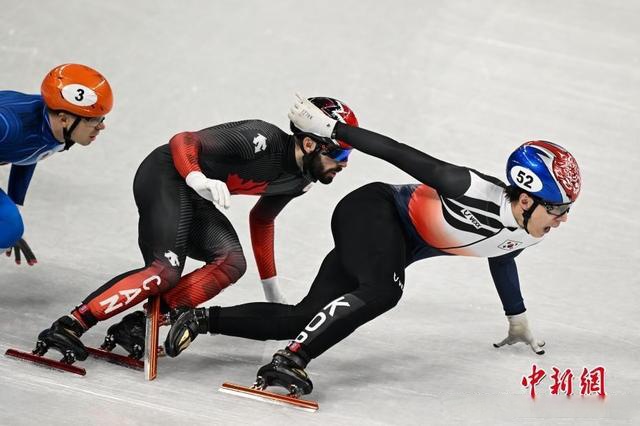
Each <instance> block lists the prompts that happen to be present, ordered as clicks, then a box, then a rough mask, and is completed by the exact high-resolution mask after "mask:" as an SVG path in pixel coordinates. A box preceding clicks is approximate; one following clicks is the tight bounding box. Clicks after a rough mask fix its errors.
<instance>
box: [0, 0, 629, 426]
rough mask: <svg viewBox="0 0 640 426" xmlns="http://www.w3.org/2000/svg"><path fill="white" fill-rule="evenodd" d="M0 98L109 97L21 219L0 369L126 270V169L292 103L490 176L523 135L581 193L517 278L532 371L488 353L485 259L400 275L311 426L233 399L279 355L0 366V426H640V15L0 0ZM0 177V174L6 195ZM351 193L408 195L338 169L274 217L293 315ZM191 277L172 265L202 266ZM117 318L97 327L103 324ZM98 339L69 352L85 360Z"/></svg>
mask: <svg viewBox="0 0 640 426" xmlns="http://www.w3.org/2000/svg"><path fill="white" fill-rule="evenodd" d="M0 9H1V10H2V13H1V16H0V55H1V58H2V60H1V61H0V76H1V77H0V89H13V90H19V91H23V92H27V93H37V92H38V90H39V85H40V81H41V78H42V77H43V76H44V74H45V73H46V72H47V71H48V70H49V69H50V68H52V67H53V66H54V65H57V64H59V63H64V62H81V63H86V64H89V65H92V66H94V67H95V68H97V69H99V70H101V71H102V72H103V73H104V74H105V75H106V76H107V77H108V78H109V79H110V81H111V84H112V86H113V88H114V90H115V93H116V101H115V108H114V110H113V113H112V114H110V115H109V117H108V120H107V122H106V123H107V129H106V131H104V132H103V134H102V135H100V137H99V139H98V140H97V141H96V142H95V143H94V144H93V145H92V146H91V147H90V148H87V149H83V148H82V147H75V148H74V149H72V150H71V151H70V152H68V153H64V154H57V155H55V156H53V157H52V159H47V160H46V161H44V162H43V163H41V164H39V165H38V167H37V170H36V173H35V177H34V179H33V182H32V184H31V188H30V190H29V194H28V196H27V202H26V206H25V207H24V209H23V213H24V218H25V222H26V233H25V238H26V239H27V240H28V241H29V243H30V244H31V246H32V248H33V249H34V251H35V253H36V255H37V256H38V259H39V263H38V264H37V266H33V267H27V266H24V265H22V266H20V267H18V266H16V265H15V264H13V262H12V261H11V260H10V259H8V258H4V257H3V259H0V262H1V265H0V350H1V351H2V352H3V353H4V351H5V350H6V349H7V348H8V347H18V348H22V349H30V348H31V347H32V346H33V344H34V342H35V338H36V336H37V334H38V333H39V331H40V330H42V329H43V328H45V327H47V326H48V325H49V324H50V323H51V322H52V321H53V320H55V319H56V318H58V317H59V316H61V315H63V314H65V313H68V312H69V311H70V310H71V309H72V308H73V307H74V306H75V305H76V304H78V303H79V302H80V301H81V300H82V299H83V298H84V297H85V296H86V295H88V294H89V293H90V292H92V291H94V290H95V289H96V288H98V287H99V286H101V285H102V284H103V283H105V282H106V281H108V280H109V279H111V278H112V277H113V276H116V275H118V274H120V273H122V272H124V271H127V270H131V269H134V268H137V267H140V266H142V259H141V256H140V254H139V252H138V249H137V234H136V229H137V228H136V227H137V212H136V209H135V205H134V202H133V197H132V191H131V183H132V179H133V175H134V173H135V171H136V168H137V166H138V164H139V163H140V162H141V160H142V159H143V158H144V157H145V156H146V155H147V154H148V153H149V152H150V151H151V150H152V149H153V148H154V147H156V146H158V145H160V144H164V143H166V142H167V141H168V140H169V138H170V137H171V136H172V135H173V134H175V133H177V132H179V131H184V130H198V129H201V128H204V127H208V126H211V125H214V124H216V123H221V122H225V121H233V120H240V119H247V118H261V119H264V120H267V121H270V122H272V123H275V124H277V125H279V126H281V127H282V128H286V127H287V125H288V123H287V118H286V111H287V109H288V107H289V105H290V103H291V102H292V100H293V99H294V98H293V94H294V93H295V92H296V91H300V92H301V93H302V94H304V95H307V96H312V95H328V96H334V97H337V98H340V99H343V100H345V101H346V102H347V103H348V104H349V105H351V106H352V107H353V108H354V109H355V111H356V112H357V114H358V116H359V118H360V123H361V125H362V126H364V127H367V128H370V129H372V130H376V131H378V132H381V133H384V134H388V135H390V136H392V137H393V138H395V139H397V140H399V141H402V142H405V143H408V144H410V145H412V146H414V147H416V148H418V149H421V150H424V151H426V152H428V153H429V154H431V155H434V156H436V157H439V158H442V159H445V160H448V161H451V162H454V163H456V164H462V165H467V166H471V167H473V168H476V169H479V170H481V171H483V172H485V173H489V174H493V175H495V176H499V177H501V178H504V171H503V170H504V162H505V159H506V157H507V156H508V154H509V153H510V152H511V150H512V149H514V148H515V147H516V146H517V145H518V144H520V143H522V142H523V141H525V140H532V139H546V140H551V141H555V142H557V143H560V144H562V145H564V146H566V147H568V148H569V149H570V150H571V151H572V152H573V153H574V155H575V156H576V158H577V159H578V161H579V163H580V165H581V169H582V174H583V180H584V184H583V191H582V195H581V197H580V199H579V201H578V202H577V204H576V205H575V207H574V208H573V209H572V211H571V213H570V215H569V220H568V222H567V223H565V224H563V225H562V226H561V227H560V228H559V229H557V230H554V231H553V232H552V233H551V234H550V235H549V236H548V238H547V239H546V241H545V242H544V243H543V244H540V245H539V246H536V247H534V248H530V249H528V250H527V251H526V252H525V253H524V254H523V255H521V256H520V257H519V259H518V265H519V270H520V277H521V283H522V289H523V294H524V297H525V301H526V304H527V307H528V316H529V319H530V322H531V324H532V327H533V330H534V332H535V334H536V335H537V336H539V337H540V338H542V339H545V340H546V342H547V346H546V349H547V353H546V354H545V355H544V356H536V355H535V354H534V353H533V352H532V351H531V350H530V349H529V348H527V347H525V346H523V345H516V346H511V347H504V348H501V349H499V350H498V349H494V348H493V347H492V346H491V343H492V342H496V341H499V340H501V339H502V338H503V337H504V336H505V333H506V330H507V323H506V320H505V318H504V315H503V312H502V308H501V305H500V302H499V299H498V296H497V294H496V292H495V289H494V288H493V284H492V282H491V278H490V276H489V273H488V268H487V265H486V260H484V259H471V258H437V259H431V260H426V261H422V262H420V263H417V264H415V265H413V266H411V267H410V268H409V269H408V272H407V277H406V287H405V295H404V297H403V299H402V300H401V302H400V303H399V305H398V306H397V307H396V308H395V309H394V310H392V311H391V312H389V313H387V314H386V315H384V316H383V317H381V318H378V319H376V320H375V321H373V322H371V323H369V324H367V325H365V326H363V327H362V328H361V329H359V330H358V331H357V332H356V333H354V334H353V335H352V336H350V337H349V338H347V339H346V340H345V341H343V342H341V343H340V344H339V345H337V346H335V347H334V348H332V349H331V350H330V351H328V352H327V353H325V354H324V355H323V356H321V357H320V358H318V359H317V360H315V361H314V362H313V363H312V364H311V365H310V367H309V373H310V374H311V376H312V379H313V380H314V384H315V388H316V389H315V390H314V392H313V394H312V395H311V396H312V397H313V398H315V399H317V400H318V401H319V403H320V410H319V411H318V412H317V413H314V414H310V413H304V412H300V411H295V410H292V409H290V408H285V407H278V406H272V405H268V404H261V403H258V402H255V401H251V400H245V399H240V398H234V397H232V396H229V395H225V394H222V393H220V392H218V391H217V388H218V386H219V385H220V384H221V383H222V382H223V381H234V382H239V383H246V384H248V383H250V382H251V381H252V379H253V378H254V375H255V372H256V370H257V368H258V367H259V366H260V365H262V364H263V363H265V362H266V361H267V360H268V359H269V358H270V356H271V354H272V353H273V352H274V351H275V350H276V349H278V348H280V347H282V346H283V342H267V343H264V342H259V341H249V340H244V339H238V338H230V337H221V336H200V337H199V338H198V340H197V341H196V342H194V344H193V345H192V347H190V348H189V350H188V351H187V352H186V353H185V354H183V355H181V356H180V357H179V358H176V359H162V360H161V363H160V367H159V377H158V379H157V380H156V381H154V382H146V381H145V380H144V379H143V376H142V375H141V374H139V373H135V372H132V371H130V370H126V369H122V368H120V367H117V366H113V365H110V364H106V363H102V362H99V361H95V360H88V361H86V362H85V363H84V366H85V367H86V368H87V370H88V374H87V376H86V377H84V378H80V377H76V376H73V375H71V374H66V373H59V372H55V371H51V370H47V369H43V368H38V367H34V366H32V365H29V364H27V363H23V362H20V361H15V360H13V359H9V358H7V357H4V356H0V377H1V378H2V379H1V383H0V423H1V424H3V425H18V424H24V425H30V424H74V423H80V422H82V423H86V424H99V425H109V424H121V425H135V424H153V425H165V424H167V425H177V424H180V425H182V424H238V423H242V424H260V425H263V424H280V423H284V422H286V423H287V424H294V425H300V424H309V425H320V424H322V425H326V424H331V425H352V424H356V423H361V424H375V425H388V424H461V423H464V424H508V423H518V424H520V423H524V424H536V423H543V422H544V423H549V424H552V423H555V424H573V423H586V424H608V423H628V424H632V423H635V424H638V421H640V411H639V409H638V401H640V391H639V390H638V388H639V387H640V373H639V369H640V362H639V359H640V343H639V342H638V336H639V331H640V326H639V324H640V313H639V310H638V307H637V304H638V301H639V300H640V279H639V278H638V272H639V267H638V263H639V260H640V259H639V258H640V250H639V249H638V247H639V243H638V240H639V239H640V226H639V225H638V220H639V219H638V210H639V209H640V203H639V202H638V201H637V195H636V194H635V190H636V189H637V188H638V185H639V184H640V172H639V171H638V167H639V166H640V162H639V159H638V154H639V153H640V148H639V147H638V146H639V145H638V144H640V139H639V136H638V135H640V71H639V68H640V25H639V22H640V3H639V2H637V1H624V0H613V1H611V0H565V1H562V2H560V1H551V0H541V1H526V0H493V1H488V0H486V1H475V2H471V1H446V2H445V1H435V0H421V1H417V0H413V1H404V2H400V1H396V2H391V1H359V2H358V1H351V0H348V1H344V2H301V1H293V0H292V1H269V2H267V1H264V2H263V1H257V0H250V1H242V2H240V1H231V0H227V1H196V0H185V1H180V2H178V1H175V2H160V1H151V0H139V1H128V2H125V1H122V0H111V1H80V0H67V1H64V2H52V1H47V2H45V1H34V0H24V1H16V0H0ZM8 172H9V168H8V167H0V184H1V185H2V186H3V187H6V182H7V179H8ZM371 181H385V182H392V183H408V182H412V181H413V180H412V179H411V178H410V177H409V176H407V175H406V174H404V173H403V172H401V171H399V170H397V169H395V168H394V167H393V166H391V165H389V164H386V163H384V162H382V161H380V160H377V159H374V158H370V157H367V156H366V155H364V154H358V153H355V154H353V155H352V159H351V161H350V164H349V168H348V169H347V170H345V171H344V172H343V173H342V174H341V175H340V176H338V179H336V181H335V182H334V183H333V184H332V185H331V186H326V187H325V186H321V185H317V186H316V187H314V188H313V189H312V190H311V192H310V193H309V194H308V195H305V196H304V197H301V198H300V199H298V200H296V201H295V202H293V203H292V204H291V205H289V206H288V207H287V208H286V209H285V210H284V212H283V213H282V214H281V216H280V217H279V218H278V221H277V229H276V233H277V241H276V250H277V264H278V270H279V274H280V277H281V279H282V282H283V287H284V291H285V292H286V295H287V297H288V298H289V300H290V301H296V300H298V299H300V298H301V297H302V296H304V295H305V294H306V291H307V289H308V287H309V284H310V282H311V280H312V279H313V277H314V275H315V272H316V271H317V268H318V265H319V263H320V261H321V260H322V258H323V256H324V255H325V253H326V252H327V251H328V250H329V249H330V247H331V246H332V241H331V236H330V232H329V218H330V215H331V212H332V209H333V207H334V206H335V204H336V203H337V201H338V200H339V199H340V198H341V197H342V196H344V195H345V194H346V193H348V192H349V191H351V190H353V189H355V188H357V187H358V186H360V185H362V184H364V183H367V182H371ZM254 202H255V198H252V197H246V196H245V197H233V199H232V208H231V209H230V210H229V212H228V216H229V218H230V219H231V221H232V222H233V223H234V224H235V226H236V229H237V231H238V233H239V234H240V236H241V239H242V243H243V245H244V247H245V248H246V254H247V258H248V259H249V261H250V265H249V269H248V272H247V273H246V275H245V276H244V277H243V278H242V279H241V280H240V281H239V282H238V283H236V284H235V285H234V286H233V287H231V288H230V289H228V290H227V291H226V292H224V294H222V295H221V296H219V297H217V298H216V299H214V300H213V301H212V302H211V304H221V305H232V304H237V303H244V302H249V301H257V300H261V299H262V291H261V289H260V287H259V282H258V276H257V272H256V268H255V265H254V264H253V261H252V254H251V249H250V244H249V240H248V235H247V234H248V229H247V228H248V227H247V223H248V220H247V213H248V210H249V209H250V207H251V206H252V205H253V203H254ZM197 266H198V265H197V263H195V262H194V263H193V264H191V263H190V264H188V269H192V268H194V267H197ZM118 318H119V317H116V318H115V320H117V319H118ZM109 324H111V322H107V323H106V324H100V325H99V326H97V327H96V328H95V329H94V330H92V331H91V332H89V333H87V334H86V335H85V337H84V341H85V342H86V343H88V344H97V343H99V342H100V341H101V339H102V336H103V333H104V331H105V330H106V327H107V326H108V325H109ZM533 363H536V364H537V365H538V367H540V368H543V369H545V370H547V372H548V373H549V374H550V372H551V368H552V367H553V366H556V367H558V368H561V369H566V368H570V369H572V371H573V372H574V374H575V375H576V379H575V380H574V393H577V395H574V396H573V397H572V398H566V397H564V396H562V395H557V396H554V395H551V394H550V391H549V388H548V386H549V385H550V383H551V382H550V379H549V377H547V378H546V379H545V381H543V383H542V385H540V386H538V388H537V391H538V394H539V397H538V398H537V399H535V400H532V399H531V398H530V397H529V396H528V390H527V389H525V388H524V387H523V386H522V385H521V383H520V381H521V379H522V376H524V375H527V374H530V372H531V367H532V364H533ZM599 365H602V366H604V367H605V368H606V383H605V386H606V392H607V394H608V396H607V397H606V399H604V400H601V399H600V398H598V397H596V396H594V395H591V396H585V397H581V396H580V394H579V392H580V383H579V377H578V376H579V375H580V372H581V371H582V368H583V367H588V368H589V369H591V368H594V367H596V366H599Z"/></svg>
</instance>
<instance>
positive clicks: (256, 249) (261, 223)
mask: <svg viewBox="0 0 640 426" xmlns="http://www.w3.org/2000/svg"><path fill="white" fill-rule="evenodd" d="M292 198H293V196H292V195H275V196H269V197H260V199H259V200H258V202H257V203H256V205H255V206H253V208H252V209H251V213H249V231H250V234H251V246H252V247H253V256H254V257H255V259H256V265H257V266H258V272H259V274H260V279H266V278H271V277H275V276H276V274H277V271H276V261H275V256H274V249H273V247H274V235H275V218H276V216H277V215H278V213H280V211H281V210H282V209H283V208H284V206H286V205H287V203H288V202H289V201H291V199H292Z"/></svg>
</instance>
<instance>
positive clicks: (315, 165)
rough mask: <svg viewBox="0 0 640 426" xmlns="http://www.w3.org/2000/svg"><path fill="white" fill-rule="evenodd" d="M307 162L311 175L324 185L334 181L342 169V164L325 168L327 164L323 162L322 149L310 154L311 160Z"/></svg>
mask: <svg viewBox="0 0 640 426" xmlns="http://www.w3.org/2000/svg"><path fill="white" fill-rule="evenodd" d="M307 164H308V170H309V174H310V175H311V177H312V178H313V179H314V180H317V181H319V182H320V183H322V184H324V185H328V184H330V183H331V182H333V178H334V176H335V175H337V174H338V173H340V171H342V167H340V166H335V167H331V168H330V169H325V166H324V165H323V164H322V157H321V155H320V151H315V152H312V153H311V154H309V160H308V163H307Z"/></svg>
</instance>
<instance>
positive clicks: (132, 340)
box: [100, 311, 146, 359]
mask: <svg viewBox="0 0 640 426" xmlns="http://www.w3.org/2000/svg"><path fill="white" fill-rule="evenodd" d="M145 329H146V316H145V313H144V312H143V311H135V312H132V313H130V314H128V315H125V316H124V318H122V321H120V322H119V323H116V324H113V325H112V326H111V327H109V329H108V330H107V336H106V337H105V338H104V342H103V343H102V345H100V348H101V349H103V350H105V351H109V352H111V351H112V350H113V349H114V348H115V347H116V345H120V346H121V347H122V348H123V349H124V350H125V351H127V352H128V353H129V356H130V357H131V358H134V359H141V358H142V357H143V355H144V344H145Z"/></svg>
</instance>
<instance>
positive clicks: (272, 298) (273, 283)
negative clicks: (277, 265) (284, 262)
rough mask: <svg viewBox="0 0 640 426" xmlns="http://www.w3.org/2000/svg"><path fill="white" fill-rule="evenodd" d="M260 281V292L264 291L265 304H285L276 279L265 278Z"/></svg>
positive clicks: (285, 301) (285, 300)
mask: <svg viewBox="0 0 640 426" xmlns="http://www.w3.org/2000/svg"><path fill="white" fill-rule="evenodd" d="M260 281H262V290H264V297H265V299H266V300H267V302H269V303H282V304H283V305H286V304H287V299H286V298H285V297H284V294H282V292H281V291H280V287H279V286H278V277H271V278H265V279H263V280H260Z"/></svg>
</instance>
